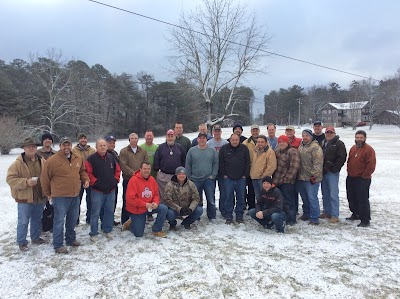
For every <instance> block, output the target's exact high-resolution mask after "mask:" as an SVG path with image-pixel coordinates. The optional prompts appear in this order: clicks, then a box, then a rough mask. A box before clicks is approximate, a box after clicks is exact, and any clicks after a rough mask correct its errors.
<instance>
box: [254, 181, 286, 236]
mask: <svg viewBox="0 0 400 299" xmlns="http://www.w3.org/2000/svg"><path fill="white" fill-rule="evenodd" d="M283 202H284V201H283V196H282V193H281V191H280V190H279V189H278V188H275V186H273V185H272V178H271V177H268V176H266V177H264V178H263V179H262V190H261V196H260V198H258V199H257V203H256V208H255V209H251V210H250V211H249V215H250V216H251V217H252V218H253V219H255V220H256V221H257V222H258V223H260V224H261V225H262V226H263V227H264V228H268V229H272V227H273V226H274V225H275V229H276V231H277V232H278V233H283V232H284V231H285V221H286V220H287V214H286V212H285V210H287V209H286V208H284V205H283Z"/></svg>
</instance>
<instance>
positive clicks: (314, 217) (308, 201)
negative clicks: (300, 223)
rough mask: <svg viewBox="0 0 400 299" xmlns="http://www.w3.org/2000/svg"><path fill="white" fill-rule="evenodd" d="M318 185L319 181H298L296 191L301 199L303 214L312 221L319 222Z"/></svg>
mask: <svg viewBox="0 0 400 299" xmlns="http://www.w3.org/2000/svg"><path fill="white" fill-rule="evenodd" d="M319 185H320V183H315V184H311V183H310V182H309V181H298V186H299V190H298V191H299V193H300V196H301V199H302V200H303V214H304V215H305V216H307V217H309V218H310V221H311V222H314V223H319V220H318V218H319V213H320V211H319V200H318V189H319Z"/></svg>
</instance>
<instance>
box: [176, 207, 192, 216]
mask: <svg viewBox="0 0 400 299" xmlns="http://www.w3.org/2000/svg"><path fill="white" fill-rule="evenodd" d="M192 212H193V211H192V209H190V208H186V207H183V208H181V211H180V213H179V214H180V215H181V216H187V215H190V214H192Z"/></svg>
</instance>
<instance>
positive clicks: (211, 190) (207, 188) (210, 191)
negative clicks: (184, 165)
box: [193, 179, 217, 220]
mask: <svg viewBox="0 0 400 299" xmlns="http://www.w3.org/2000/svg"><path fill="white" fill-rule="evenodd" d="M193 183H194V184H195V185H196V187H197V191H199V194H203V190H204V193H205V194H206V199H207V217H208V219H210V220H211V219H215V218H216V217H217V212H216V208H215V180H212V179H205V180H203V181H194V180H193Z"/></svg>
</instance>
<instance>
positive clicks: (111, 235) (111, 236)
mask: <svg viewBox="0 0 400 299" xmlns="http://www.w3.org/2000/svg"><path fill="white" fill-rule="evenodd" d="M106 238H107V239H108V240H114V235H113V234H112V233H106Z"/></svg>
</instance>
